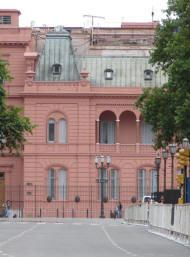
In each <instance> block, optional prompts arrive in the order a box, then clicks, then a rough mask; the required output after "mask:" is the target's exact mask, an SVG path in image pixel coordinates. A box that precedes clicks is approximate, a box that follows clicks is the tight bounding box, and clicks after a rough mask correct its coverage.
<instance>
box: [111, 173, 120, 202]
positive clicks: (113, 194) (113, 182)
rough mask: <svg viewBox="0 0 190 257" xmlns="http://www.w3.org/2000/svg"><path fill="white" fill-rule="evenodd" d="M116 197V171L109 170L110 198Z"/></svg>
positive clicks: (114, 198)
mask: <svg viewBox="0 0 190 257" xmlns="http://www.w3.org/2000/svg"><path fill="white" fill-rule="evenodd" d="M116 199H118V171H117V170H115V169H112V170H111V171H110V200H116Z"/></svg>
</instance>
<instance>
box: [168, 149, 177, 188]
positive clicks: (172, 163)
mask: <svg viewBox="0 0 190 257" xmlns="http://www.w3.org/2000/svg"><path fill="white" fill-rule="evenodd" d="M169 151H170V154H171V161H172V162H171V189H173V188H174V155H175V153H176V144H170V145H169Z"/></svg>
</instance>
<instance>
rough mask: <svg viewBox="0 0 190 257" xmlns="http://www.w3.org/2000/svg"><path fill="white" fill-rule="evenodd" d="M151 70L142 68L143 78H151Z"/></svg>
mask: <svg viewBox="0 0 190 257" xmlns="http://www.w3.org/2000/svg"><path fill="white" fill-rule="evenodd" d="M152 76H153V71H152V70H144V80H152Z"/></svg>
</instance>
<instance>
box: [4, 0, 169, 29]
mask: <svg viewBox="0 0 190 257" xmlns="http://www.w3.org/2000/svg"><path fill="white" fill-rule="evenodd" d="M166 7H167V0H31V1H29V0H4V1H3V0H1V3H0V8H1V9H18V10H20V11H21V16H20V26H21V27H25V26H26V27H29V26H31V24H33V26H35V27H38V26H57V25H63V26H65V27H69V26H71V27H74V26H76V27H81V26H86V27H88V26H90V25H91V22H92V19H91V18H88V17H84V15H93V16H101V17H104V19H103V18H94V26H108V27H109V26H115V27H119V26H120V25H121V22H122V21H123V22H150V21H152V15H151V14H152V9H153V10H154V20H159V21H160V20H161V19H162V18H163V17H164V15H163V13H162V10H163V9H166Z"/></svg>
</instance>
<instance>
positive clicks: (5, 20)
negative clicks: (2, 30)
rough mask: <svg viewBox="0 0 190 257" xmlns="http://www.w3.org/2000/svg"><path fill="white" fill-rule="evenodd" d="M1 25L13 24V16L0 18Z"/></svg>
mask: <svg viewBox="0 0 190 257" xmlns="http://www.w3.org/2000/svg"><path fill="white" fill-rule="evenodd" d="M0 24H11V16H0Z"/></svg>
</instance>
